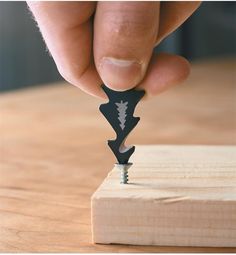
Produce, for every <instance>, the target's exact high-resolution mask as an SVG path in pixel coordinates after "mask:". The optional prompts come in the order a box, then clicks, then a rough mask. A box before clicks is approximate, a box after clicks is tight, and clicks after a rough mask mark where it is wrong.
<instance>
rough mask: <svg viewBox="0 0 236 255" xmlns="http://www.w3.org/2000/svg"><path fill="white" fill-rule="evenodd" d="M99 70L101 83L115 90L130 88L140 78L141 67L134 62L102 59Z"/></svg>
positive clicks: (108, 58) (110, 58)
mask: <svg viewBox="0 0 236 255" xmlns="http://www.w3.org/2000/svg"><path fill="white" fill-rule="evenodd" d="M99 69H100V70H99V73H100V76H101V78H102V80H103V82H104V83H105V84H106V85H107V86H109V87H110V88H113V89H115V90H126V89H129V88H132V87H134V86H135V85H137V84H138V83H139V81H140V80H141V78H142V65H141V63H139V62H137V61H135V60H124V59H116V58H112V57H104V58H103V59H102V61H101V64H100V68H99Z"/></svg>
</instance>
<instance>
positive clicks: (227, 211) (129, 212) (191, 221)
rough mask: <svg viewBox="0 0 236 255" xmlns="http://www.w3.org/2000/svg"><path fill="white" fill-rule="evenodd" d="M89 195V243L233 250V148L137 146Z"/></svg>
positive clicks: (235, 207)
mask: <svg viewBox="0 0 236 255" xmlns="http://www.w3.org/2000/svg"><path fill="white" fill-rule="evenodd" d="M131 162H133V163H134V165H133V167H132V168H130V170H129V176H130V184H128V185H121V184H119V172H118V170H117V169H113V170H112V171H111V172H110V173H109V174H108V176H107V178H106V179H105V180H104V182H103V183H102V184H101V186H100V187H99V188H98V190H97V191H96V192H95V193H94V194H93V196H92V231H93V242H94V243H104V244H110V243H120V244H134V245H168V246H208V247H236V146H177V145H176V146H167V145H160V146H155V145H153V146H152V145H151V146H137V147H136V152H135V153H134V157H133V158H132V161H131Z"/></svg>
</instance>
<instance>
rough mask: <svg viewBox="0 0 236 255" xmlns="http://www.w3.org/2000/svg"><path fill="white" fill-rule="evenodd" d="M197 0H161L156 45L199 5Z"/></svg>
mask: <svg viewBox="0 0 236 255" xmlns="http://www.w3.org/2000/svg"><path fill="white" fill-rule="evenodd" d="M200 4H201V2H199V1H192V2H191V1H190V2H187V1H179V2H162V3H161V7H160V26H159V32H158V37H157V40H156V45H158V44H159V43H160V42H161V41H162V40H163V39H164V38H165V37H166V36H167V35H169V34H170V33H172V32H173V31H174V30H175V29H177V28H178V27H179V26H180V25H181V24H182V23H184V21H185V20H186V19H187V18H188V17H189V16H191V14H192V13H193V12H194V11H195V10H196V9H197V8H198V7H199V5H200Z"/></svg>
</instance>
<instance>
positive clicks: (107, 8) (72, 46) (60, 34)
mask: <svg viewBox="0 0 236 255" xmlns="http://www.w3.org/2000/svg"><path fill="white" fill-rule="evenodd" d="M199 5H200V2H161V3H160V2H147V1H146V2H40V1H37V2H28V6H29V8H30V10H31V11H32V13H33V15H34V17H35V20H36V21H37V23H38V26H39V29H40V31H41V33H42V35H43V38H44V40H45V42H46V44H47V47H48V49H49V51H50V53H51V55H52V57H53V59H54V61H55V63H56V65H57V68H58V70H59V72H60V74H61V75H62V76H63V77H64V78H65V79H66V80H67V81H68V82H70V83H72V84H73V85H75V86H77V87H79V88H80V89H82V90H83V91H85V92H86V93H88V94H90V95H93V96H98V97H103V98H105V97H106V96H105V94H104V92H103V91H102V89H101V85H102V84H103V83H104V84H106V86H108V87H110V88H111V89H114V90H117V91H123V90H127V89H130V88H133V87H138V88H143V89H145V91H146V93H147V95H157V94H159V93H160V92H162V91H164V90H166V89H167V88H169V87H171V86H173V85H176V84H180V83H181V82H183V81H184V80H185V79H186V78H187V77H188V75H189V72H190V66H189V63H188V61H187V60H186V59H184V58H183V57H181V56H177V55H173V54H167V53H161V54H154V53H153V48H154V47H155V46H156V45H158V44H159V43H160V42H161V41H162V40H163V39H164V38H165V37H166V36H168V35H169V34H170V33H171V32H173V31H174V30H175V29H177V28H178V27H179V26H180V25H181V24H182V23H183V22H184V21H185V20H186V19H187V18H188V17H189V16H190V15H191V14H192V13H193V12H194V11H195V10H196V9H197V8H198V6H199Z"/></svg>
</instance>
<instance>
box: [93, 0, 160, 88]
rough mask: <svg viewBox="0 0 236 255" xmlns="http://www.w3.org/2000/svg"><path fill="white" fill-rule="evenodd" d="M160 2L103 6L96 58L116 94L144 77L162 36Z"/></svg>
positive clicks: (99, 10)
mask: <svg viewBox="0 0 236 255" xmlns="http://www.w3.org/2000/svg"><path fill="white" fill-rule="evenodd" d="M158 16H159V2H99V3H98V5H97V10H96V16H95V23H94V58H95V64H96V67H97V70H98V72H99V74H100V76H101V78H102V80H103V82H104V83H105V84H106V85H107V86H108V87H110V88H111V89H115V90H126V89H130V88H132V87H135V86H136V85H137V84H138V83H139V82H140V81H141V80H142V79H143V77H144V75H145V72H146V69H147V67H148V63H149V60H150V58H151V55H152V50H153V47H154V44H155V40H156V37H157V33H158Z"/></svg>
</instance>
